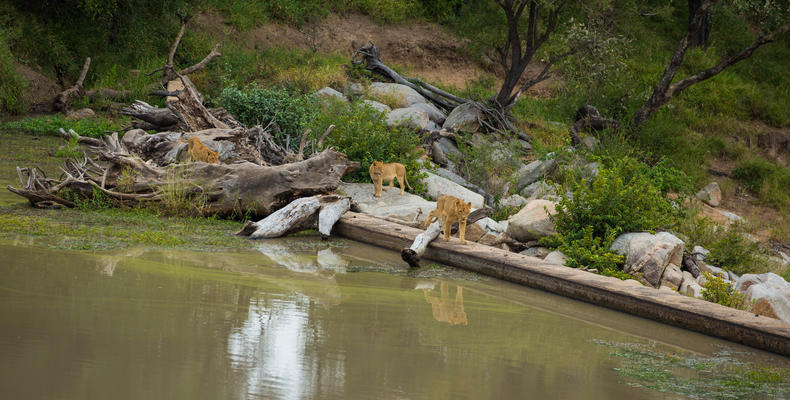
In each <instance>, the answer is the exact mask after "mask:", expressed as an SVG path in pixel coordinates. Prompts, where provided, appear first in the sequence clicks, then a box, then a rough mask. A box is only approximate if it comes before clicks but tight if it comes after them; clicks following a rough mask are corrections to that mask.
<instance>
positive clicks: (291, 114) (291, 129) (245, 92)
mask: <svg viewBox="0 0 790 400" xmlns="http://www.w3.org/2000/svg"><path fill="white" fill-rule="evenodd" d="M217 103H218V104H219V105H220V106H222V107H224V108H225V109H226V110H228V112H230V113H231V114H233V115H234V116H236V118H238V120H239V121H240V122H242V123H243V124H245V125H249V126H252V125H262V126H267V125H268V124H269V123H273V127H274V132H275V137H277V138H278V139H280V140H284V138H285V137H290V138H291V144H294V143H297V144H298V142H299V138H300V137H301V136H302V134H303V133H304V131H305V129H307V125H308V123H309V122H310V121H311V120H313V118H315V116H316V114H317V112H318V105H317V102H316V100H315V98H313V96H311V95H302V94H299V93H295V92H293V91H289V90H285V89H276V88H272V89H267V88H262V87H259V86H258V85H256V84H252V85H250V86H248V87H247V88H245V89H239V88H237V87H232V86H231V87H227V88H225V89H224V90H223V91H222V93H220V95H219V98H218V99H217Z"/></svg>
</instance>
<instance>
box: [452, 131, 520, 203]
mask: <svg viewBox="0 0 790 400" xmlns="http://www.w3.org/2000/svg"><path fill="white" fill-rule="evenodd" d="M471 139H472V141H471V142H466V141H464V140H458V150H460V151H461V154H462V156H461V157H453V156H452V155H450V158H451V159H452V161H453V162H455V163H456V164H457V165H458V170H459V171H460V172H461V174H462V175H463V176H464V177H465V178H466V179H468V180H469V181H470V182H472V183H474V184H476V185H478V186H480V187H481V188H482V189H483V190H485V191H486V193H491V194H493V195H494V196H497V197H501V196H505V195H507V191H508V188H510V187H513V186H515V181H516V178H517V176H516V175H515V173H516V171H518V168H519V166H520V165H521V159H520V146H519V144H518V140H516V139H515V138H509V139H505V140H499V141H489V140H487V139H485V138H484V137H483V136H482V135H476V136H472V137H471ZM492 171H496V173H495V174H492V173H491V172H492Z"/></svg>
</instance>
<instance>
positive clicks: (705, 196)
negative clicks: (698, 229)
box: [697, 182, 721, 207]
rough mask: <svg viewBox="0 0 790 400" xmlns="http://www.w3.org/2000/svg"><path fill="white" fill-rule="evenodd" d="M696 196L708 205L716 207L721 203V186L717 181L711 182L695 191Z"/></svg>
mask: <svg viewBox="0 0 790 400" xmlns="http://www.w3.org/2000/svg"><path fill="white" fill-rule="evenodd" d="M697 198H698V199H700V200H702V201H704V202H705V203H707V204H708V205H711V206H713V207H718V206H719V205H721V188H719V184H718V183H717V182H711V183H709V184H707V185H705V187H704V188H702V189H700V191H699V192H697Z"/></svg>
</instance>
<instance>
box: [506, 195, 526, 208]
mask: <svg viewBox="0 0 790 400" xmlns="http://www.w3.org/2000/svg"><path fill="white" fill-rule="evenodd" d="M527 203H529V200H527V199H525V198H524V197H522V196H519V195H517V194H512V195H510V196H508V197H505V198H504V199H502V200H499V206H500V207H521V206H523V205H525V204H527Z"/></svg>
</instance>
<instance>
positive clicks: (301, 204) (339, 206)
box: [236, 195, 351, 239]
mask: <svg viewBox="0 0 790 400" xmlns="http://www.w3.org/2000/svg"><path fill="white" fill-rule="evenodd" d="M350 206H351V200H350V199H349V198H348V197H340V196H336V195H329V196H312V197H303V198H300V199H296V200H294V201H292V202H291V203H290V204H288V205H287V206H285V207H283V208H281V209H279V210H277V211H276V212H274V213H272V214H271V215H269V216H268V217H266V218H264V219H262V220H260V221H258V222H247V223H246V224H245V225H244V227H242V229H241V230H240V231H239V232H238V233H236V234H237V235H239V236H249V238H250V239H270V238H276V237H281V236H285V235H288V234H289V233H293V232H299V231H303V230H307V229H316V228H318V231H319V232H321V238H322V239H327V238H329V233H330V232H331V231H332V227H333V226H334V225H335V223H336V222H337V220H339V219H340V217H341V216H342V215H343V214H344V213H345V212H346V211H348V209H349V207H350Z"/></svg>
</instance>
